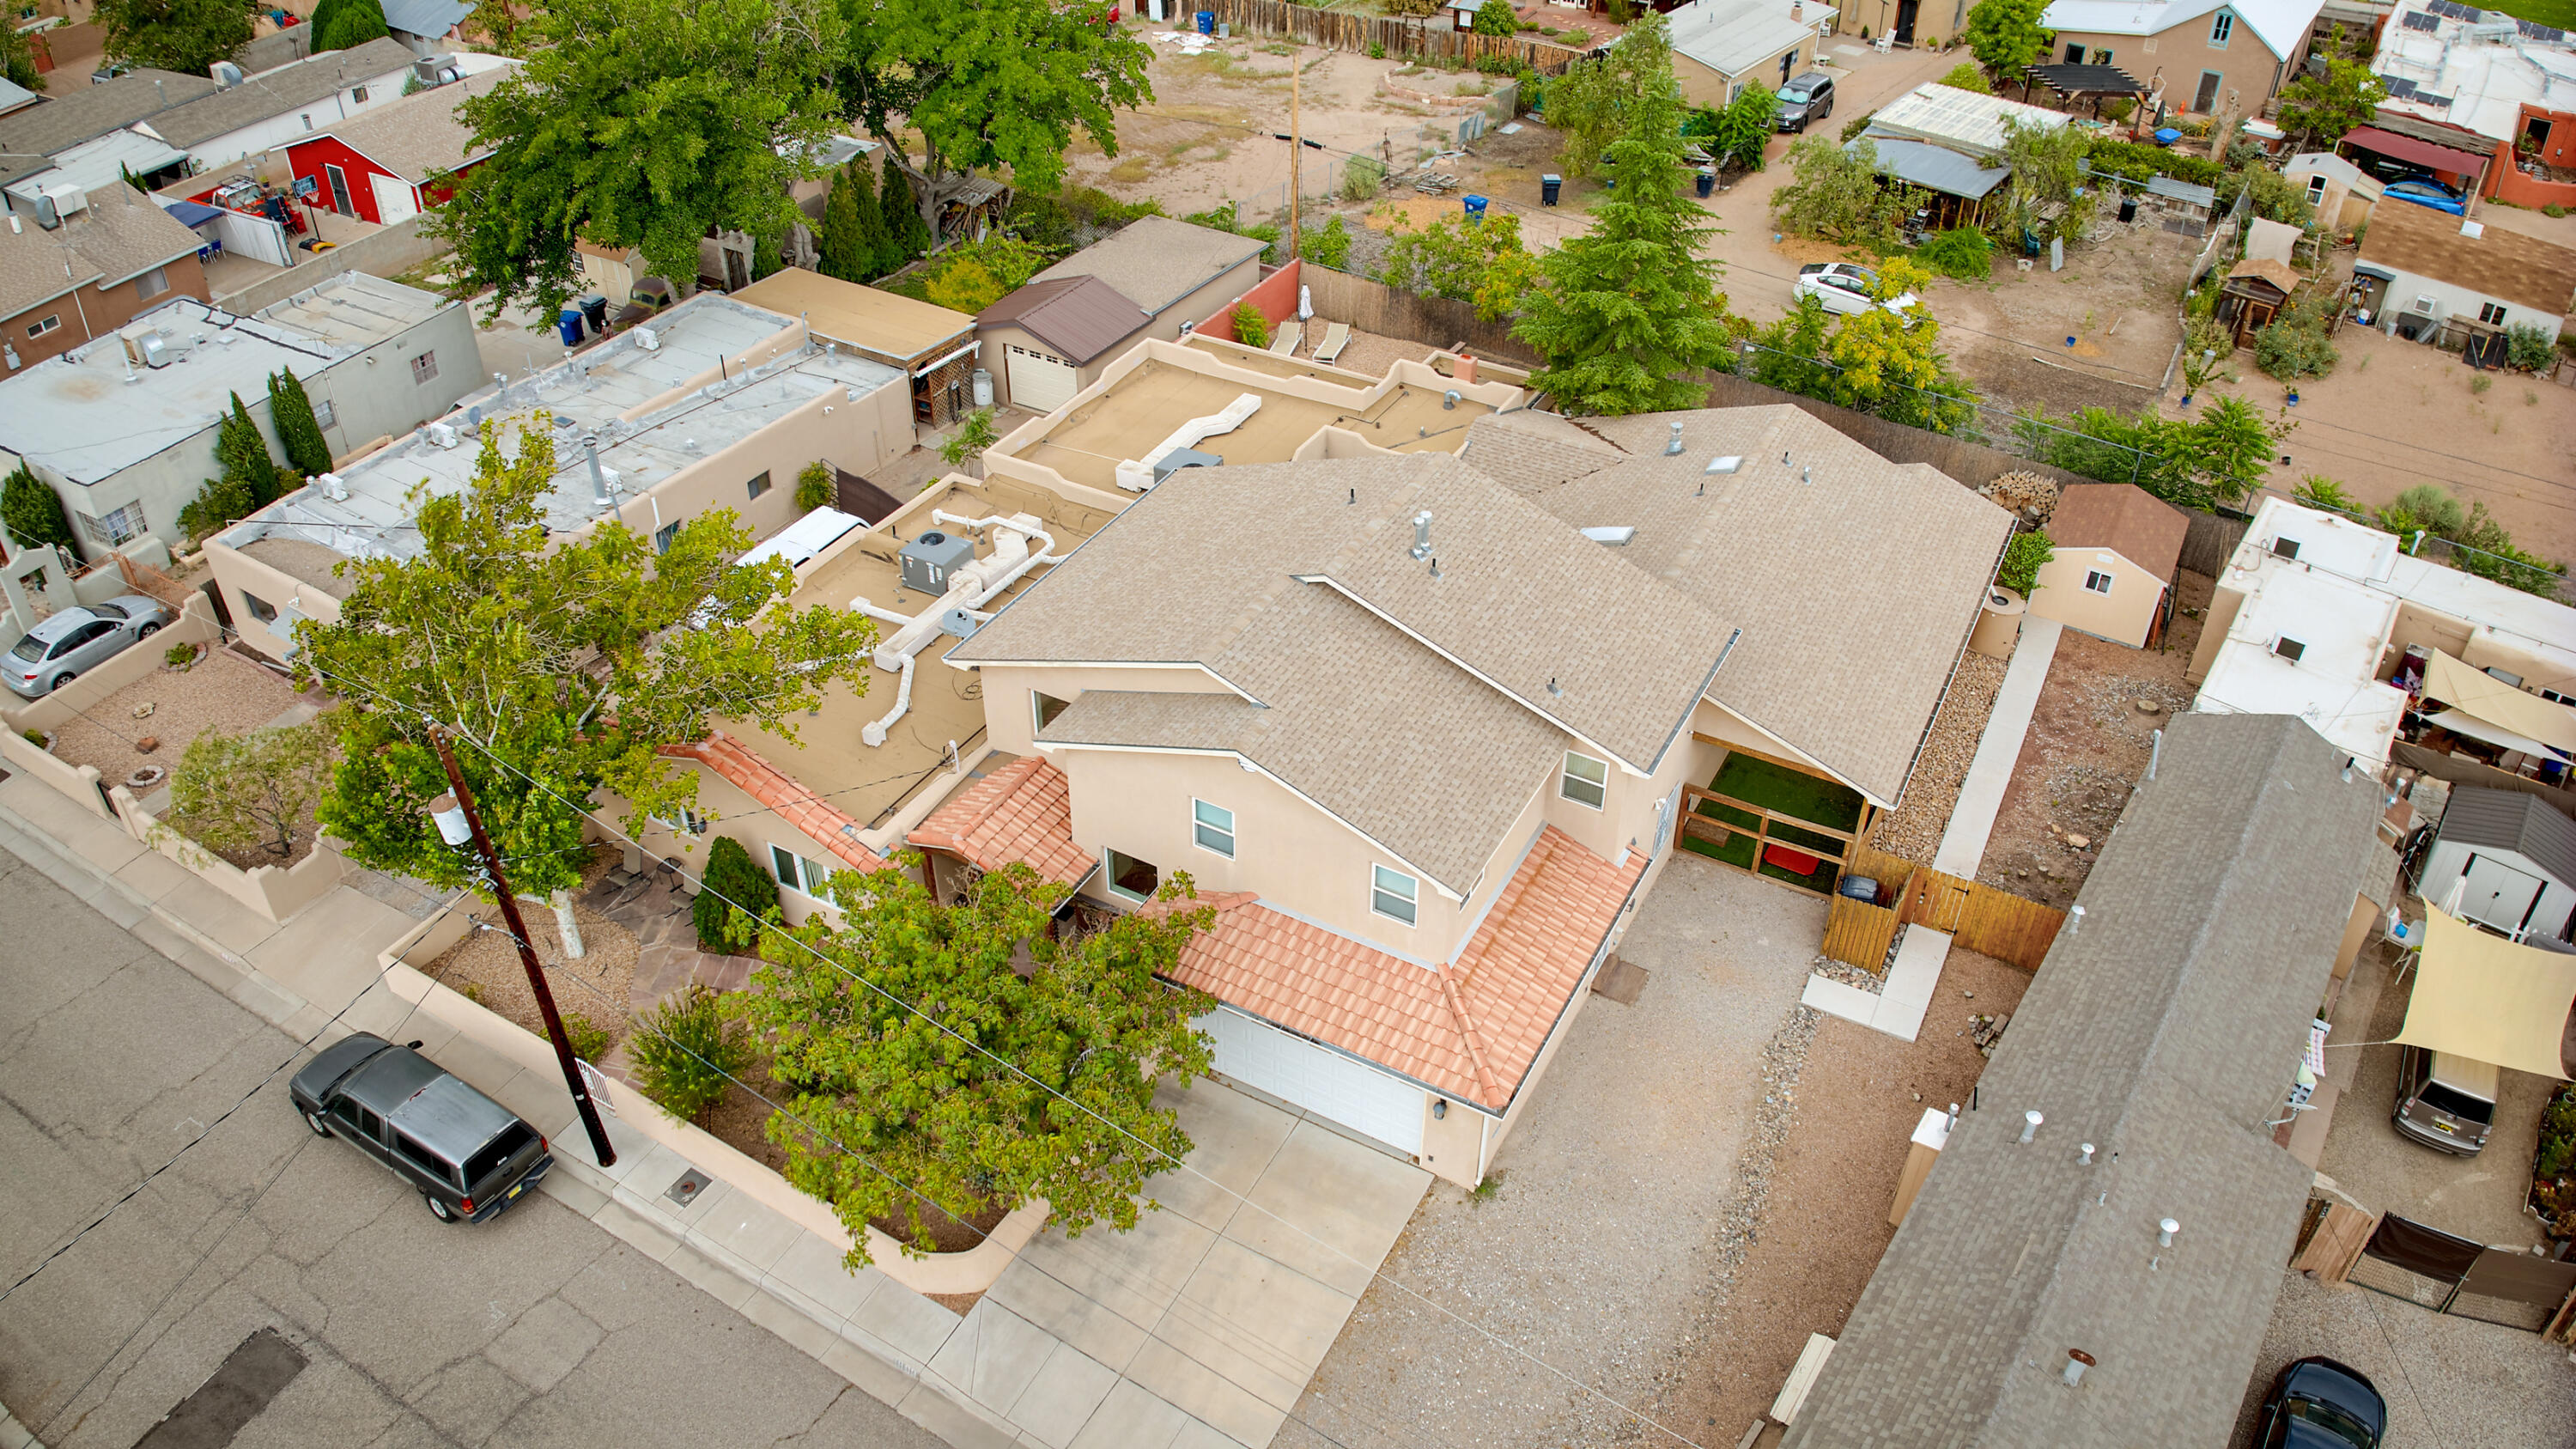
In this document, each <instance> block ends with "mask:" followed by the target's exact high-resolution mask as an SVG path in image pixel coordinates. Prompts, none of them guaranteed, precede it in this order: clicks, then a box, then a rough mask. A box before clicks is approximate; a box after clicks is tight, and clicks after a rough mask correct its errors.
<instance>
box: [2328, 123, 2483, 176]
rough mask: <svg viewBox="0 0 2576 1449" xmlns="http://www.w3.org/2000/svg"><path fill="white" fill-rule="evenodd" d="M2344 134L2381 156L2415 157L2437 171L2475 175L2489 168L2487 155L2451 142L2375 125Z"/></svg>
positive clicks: (2404, 158)
mask: <svg viewBox="0 0 2576 1449" xmlns="http://www.w3.org/2000/svg"><path fill="white" fill-rule="evenodd" d="M2343 138H2344V140H2345V141H2347V142H2349V143H2351V144H2352V145H2355V146H2359V147H2360V148H2362V149H2363V150H2365V151H2376V152H2378V153H2379V154H2380V155H2382V156H2394V157H2396V158H2397V159H2398V160H2400V161H2412V162H2414V163H2415V164H2416V165H2418V166H2430V167H2432V168H2433V169H2434V170H2436V171H2450V172H2454V173H2457V174H2460V175H2464V176H2476V175H2478V174H2480V173H2481V172H2483V171H2484V170H2485V169H2486V164H2487V158H2486V157H2484V156H2481V155H2479V154H2477V153H2476V152H2474V151H2454V150H2452V149H2451V148H2450V147H2448V146H2436V145H2434V144H2433V143H2432V142H2430V141H2418V140H2416V139H2415V138H2414V137H2412V136H2400V135H2398V134H2397V133H2396V132H2394V131H2383V130H2380V129H2379V128H2378V127H2376V126H2363V127H2361V128H2360V129H2358V130H2353V131H2347V132H2345V133H2344V137H2343Z"/></svg>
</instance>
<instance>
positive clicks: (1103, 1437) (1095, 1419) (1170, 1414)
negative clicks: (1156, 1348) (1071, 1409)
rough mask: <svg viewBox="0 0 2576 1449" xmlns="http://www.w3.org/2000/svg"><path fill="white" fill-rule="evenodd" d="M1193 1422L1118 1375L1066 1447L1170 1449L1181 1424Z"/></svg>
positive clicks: (1178, 1435)
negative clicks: (1115, 1381)
mask: <svg viewBox="0 0 2576 1449" xmlns="http://www.w3.org/2000/svg"><path fill="white" fill-rule="evenodd" d="M1196 1422H1198V1421H1197V1420H1195V1419H1192V1418H1191V1417H1190V1416H1189V1415H1187V1414H1185V1413H1183V1412H1181V1411H1180V1410H1179V1409H1177V1408H1175V1407H1173V1406H1172V1405H1171V1404H1170V1403H1169V1402H1167V1401H1166V1400H1163V1399H1161V1398H1158V1397H1156V1396H1155V1395H1153V1394H1151V1393H1148V1392H1146V1391H1145V1390H1144V1389H1143V1388H1142V1387H1140V1386H1138V1385H1137V1384H1136V1383H1135V1382H1134V1381H1133V1380H1129V1379H1121V1380H1119V1381H1118V1383H1117V1385H1116V1386H1115V1387H1113V1388H1111V1389H1110V1391H1109V1396H1108V1397H1107V1398H1105V1399H1103V1400H1101V1402H1100V1407H1099V1408H1098V1409H1096V1410H1094V1411H1093V1412H1092V1415H1091V1419H1090V1422H1088V1423H1086V1424H1084V1425H1083V1426H1082V1432H1081V1433H1079V1434H1076V1435H1075V1436H1074V1437H1073V1443H1072V1444H1071V1445H1069V1446H1068V1449H1172V1441H1173V1440H1175V1439H1178V1438H1179V1437H1180V1436H1181V1429H1182V1427H1183V1426H1185V1425H1188V1424H1193V1423H1196Z"/></svg>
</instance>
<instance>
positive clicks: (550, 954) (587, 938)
mask: <svg viewBox="0 0 2576 1449" xmlns="http://www.w3.org/2000/svg"><path fill="white" fill-rule="evenodd" d="M616 863H617V856H616V853H615V852H613V851H606V850H602V851H598V852H596V853H594V854H593V855H592V857H591V862H590V865H589V867H588V868H587V869H586V870H584V871H583V873H582V874H583V884H584V886H585V887H587V886H589V885H591V884H595V883H596V882H597V881H598V880H599V878H600V877H601V876H603V875H605V874H607V873H608V869H609V867H610V866H613V865H615V864H616ZM581 895H582V892H581V891H575V892H573V897H574V900H573V920H574V921H575V922H576V923H577V924H579V925H580V927H581V941H582V945H583V947H584V948H585V952H586V954H584V955H583V956H582V958H581V959H580V960H578V961H571V960H566V959H565V957H564V953H563V938H562V936H561V935H560V934H559V933H558V932H557V931H556V930H555V913H554V909H553V908H552V907H550V906H542V905H535V904H532V903H530V902H528V901H524V900H523V901H521V902H520V903H519V917H520V919H521V920H524V921H525V922H527V926H528V944H530V945H531V946H534V947H535V948H536V951H537V961H538V964H540V965H542V966H544V967H545V968H546V975H547V983H548V985H549V986H551V987H552V988H553V990H554V997H555V1010H556V1011H558V1012H560V1013H562V1014H563V1015H564V1016H565V1017H566V1018H570V1017H572V1016H575V1015H579V1016H580V1017H582V1018H583V1019H585V1020H587V1021H588V1022H589V1023H590V1024H591V1025H593V1026H596V1027H599V1028H600V1029H602V1030H604V1031H606V1032H607V1033H608V1034H609V1039H610V1041H611V1042H614V1041H616V1040H617V1039H618V1038H620V1037H623V1036H624V1035H625V1034H626V1013H627V996H628V993H629V990H630V988H631V986H632V984H633V982H634V979H635V959H636V944H635V935H634V933H633V932H631V931H629V930H627V929H626V928H625V927H623V926H621V925H618V924H617V923H616V922H614V921H611V920H609V919H608V918H607V917H605V916H603V915H601V914H599V912H598V911H596V910H594V909H592V908H591V907H590V906H589V905H587V904H585V903H584V902H583V901H582V900H581ZM475 913H476V914H477V915H479V916H484V917H487V918H490V919H491V920H492V924H493V926H494V929H492V930H488V931H476V932H473V933H472V934H470V935H468V936H467V937H466V938H465V939H464V940H462V941H459V942H457V943H456V944H455V945H453V946H451V947H449V948H448V949H447V952H446V954H444V955H442V956H440V957H439V958H438V959H437V960H435V961H432V962H430V963H429V964H428V965H427V966H425V967H423V968H421V969H422V970H423V971H424V972H426V973H427V974H428V976H429V977H430V979H431V980H434V981H438V982H441V983H443V984H444V985H446V986H448V987H450V988H453V989H454V990H457V991H460V992H463V993H464V994H465V995H467V996H469V997H471V998H473V999H474V1000H475V1001H476V1002H477V1003H479V1004H481V1005H483V1006H485V1007H487V1008H489V1009H491V1010H493V1011H496V1012H499V1013H500V1014H501V1015H503V1016H505V1017H508V1018H509V1019H510V1020H511V1021H513V1022H516V1023H518V1024H519V1025H520V1026H523V1027H525V1028H527V1029H528V1030H529V1031H532V1032H540V1033H542V1032H543V1031H544V1030H545V1024H544V1022H543V1021H541V1020H540V1019H539V1018H538V1016H537V998H536V996H535V994H534V993H532V992H530V991H529V990H528V973H527V968H526V967H524V966H522V965H520V964H519V948H518V947H517V946H515V945H513V944H512V943H511V941H510V937H509V933H508V932H507V931H506V930H502V929H499V927H500V920H499V913H498V912H497V911H495V910H494V909H493V908H492V907H490V906H487V905H482V904H480V903H477V905H476V908H475ZM601 1055H602V1056H605V1055H607V1053H606V1052H604V1051H603V1052H602V1053H601ZM646 1110H650V1109H649V1108H647V1109H646Z"/></svg>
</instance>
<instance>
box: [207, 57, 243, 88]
mask: <svg viewBox="0 0 2576 1449" xmlns="http://www.w3.org/2000/svg"><path fill="white" fill-rule="evenodd" d="M206 74H208V75H210V76H213V77H214V78H215V84H217V85H219V86H222V87H224V88H225V89H227V90H229V89H231V88H232V87H234V86H237V85H240V84H241V83H242V68H241V67H240V66H237V65H235V64H233V63H232V62H231V61H229V60H219V61H216V62H215V63H214V64H213V65H210V66H207V67H206Z"/></svg>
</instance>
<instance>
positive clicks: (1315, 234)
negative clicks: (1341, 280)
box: [1298, 213, 1351, 272]
mask: <svg viewBox="0 0 2576 1449" xmlns="http://www.w3.org/2000/svg"><path fill="white" fill-rule="evenodd" d="M1298 251H1299V252H1300V253H1302V254H1303V255H1304V256H1305V257H1306V258H1307V259H1308V260H1309V261H1312V262H1313V263H1315V265H1317V266H1319V267H1330V268H1332V269H1333V270H1334V271H1337V272H1338V271H1341V270H1343V269H1344V268H1345V267H1346V266H1348V265H1349V263H1350V260H1351V231H1350V228H1349V227H1348V226H1346V225H1344V224H1343V221H1342V218H1341V216H1340V214H1339V213H1336V214H1335V215H1334V216H1333V218H1332V219H1331V220H1330V221H1327V222H1325V223H1324V224H1323V225H1322V226H1320V227H1308V228H1307V229H1306V230H1305V232H1304V233H1303V234H1302V235H1300V236H1299V238H1298Z"/></svg>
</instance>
